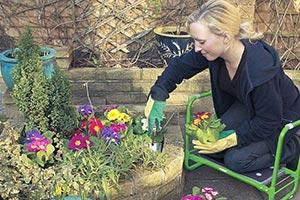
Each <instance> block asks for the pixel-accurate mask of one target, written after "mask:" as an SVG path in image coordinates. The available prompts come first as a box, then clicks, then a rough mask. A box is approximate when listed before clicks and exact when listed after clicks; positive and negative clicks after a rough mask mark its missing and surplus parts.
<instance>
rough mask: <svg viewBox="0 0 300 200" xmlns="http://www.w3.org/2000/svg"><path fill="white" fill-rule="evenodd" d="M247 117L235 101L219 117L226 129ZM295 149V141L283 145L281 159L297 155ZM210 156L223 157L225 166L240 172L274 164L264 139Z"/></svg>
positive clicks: (245, 112) (243, 107)
mask: <svg viewBox="0 0 300 200" xmlns="http://www.w3.org/2000/svg"><path fill="white" fill-rule="evenodd" d="M248 117H249V116H248V113H247V111H246V108H245V106H244V105H242V104H240V103H238V102H236V103H234V104H233V105H232V106H231V107H230V108H229V109H228V111H227V112H226V113H225V114H224V115H223V116H222V117H221V119H222V121H223V122H224V123H225V124H226V129H227V130H229V129H234V127H237V126H238V125H239V124H240V123H241V122H243V121H245V120H246V119H248ZM296 149H297V148H296V147H295V143H290V142H288V143H287V145H285V146H284V150H283V152H282V154H283V155H282V157H281V158H282V159H281V160H282V161H283V162H290V161H291V160H293V159H294V158H295V157H296V155H297V156H298V157H299V152H296V151H297V150H296ZM211 156H212V157H216V158H224V164H225V166H226V167H228V168H229V169H231V170H234V171H236V172H240V173H242V172H249V171H255V170H258V169H263V168H267V167H271V166H273V165H274V159H275V158H274V156H273V155H272V153H271V152H270V150H269V148H268V146H267V144H266V142H265V141H260V142H253V143H251V144H249V145H248V146H244V147H239V148H237V147H233V148H230V149H227V150H225V151H223V152H220V153H216V154H211Z"/></svg>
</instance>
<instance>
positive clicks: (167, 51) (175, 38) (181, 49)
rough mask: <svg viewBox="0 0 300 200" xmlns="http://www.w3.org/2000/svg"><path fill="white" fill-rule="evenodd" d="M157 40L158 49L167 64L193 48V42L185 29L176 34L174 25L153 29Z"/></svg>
mask: <svg viewBox="0 0 300 200" xmlns="http://www.w3.org/2000/svg"><path fill="white" fill-rule="evenodd" d="M154 33H155V34H156V40H157V42H158V51H159V53H160V55H161V57H162V59H163V60H164V62H165V64H166V65H167V64H168V63H169V62H170V61H171V60H172V59H173V58H175V57H179V56H181V55H183V54H185V53H187V52H189V51H191V50H192V49H193V48H194V42H193V40H192V38H191V36H190V35H189V34H188V33H187V32H186V30H185V29H181V31H180V34H176V27H175V26H162V27H157V28H155V29H154Z"/></svg>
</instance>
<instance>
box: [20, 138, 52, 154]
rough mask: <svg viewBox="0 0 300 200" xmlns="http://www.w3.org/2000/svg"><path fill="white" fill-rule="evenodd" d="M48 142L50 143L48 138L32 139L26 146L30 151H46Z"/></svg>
mask: <svg viewBox="0 0 300 200" xmlns="http://www.w3.org/2000/svg"><path fill="white" fill-rule="evenodd" d="M48 144H50V141H49V140H47V139H43V140H32V141H31V142H29V143H27V144H26V148H27V151H29V152H38V151H46V150H47V145H48Z"/></svg>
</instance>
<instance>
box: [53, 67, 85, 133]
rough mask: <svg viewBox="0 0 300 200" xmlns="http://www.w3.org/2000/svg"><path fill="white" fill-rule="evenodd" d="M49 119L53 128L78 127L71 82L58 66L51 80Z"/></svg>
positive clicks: (57, 130)
mask: <svg viewBox="0 0 300 200" xmlns="http://www.w3.org/2000/svg"><path fill="white" fill-rule="evenodd" d="M50 94H51V95H50V96H49V99H50V104H49V109H48V110H49V111H50V112H49V114H48V116H49V120H50V127H51V128H52V130H54V131H56V132H58V133H60V132H63V133H66V132H70V131H71V130H73V129H75V128H76V127H78V118H79V115H78V112H77V111H76V109H75V107H74V106H72V103H71V91H70V83H69V80H68V78H67V77H66V75H65V74H64V73H63V72H62V71H61V70H60V69H59V68H58V67H57V66H55V67H54V73H53V76H52V78H51V80H50Z"/></svg>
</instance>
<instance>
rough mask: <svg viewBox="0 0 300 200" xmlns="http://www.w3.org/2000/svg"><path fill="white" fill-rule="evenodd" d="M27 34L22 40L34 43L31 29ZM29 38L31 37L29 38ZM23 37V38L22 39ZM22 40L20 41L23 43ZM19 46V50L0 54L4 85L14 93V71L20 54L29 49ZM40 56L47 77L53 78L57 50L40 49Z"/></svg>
mask: <svg viewBox="0 0 300 200" xmlns="http://www.w3.org/2000/svg"><path fill="white" fill-rule="evenodd" d="M25 33H27V34H23V35H22V36H21V40H26V41H27V44H30V43H33V38H32V37H31V36H30V35H31V30H30V28H27V29H26V31H25ZM28 36H29V37H28ZM22 37H23V38H22ZM21 40H20V41H21ZM27 44H25V43H24V44H23V45H24V46H23V47H22V45H20V44H19V45H18V46H19V48H14V49H8V50H5V51H3V52H2V53H1V54H0V66H1V74H2V77H3V80H4V83H5V85H6V87H7V89H8V90H9V91H12V89H13V87H14V80H13V77H12V73H13V70H14V69H15V67H16V65H17V64H18V63H19V59H20V58H19V57H18V54H20V53H21V51H22V49H23V50H24V48H27V47H26V45H27ZM32 48H33V49H32V50H34V49H35V48H37V47H36V46H32ZM38 51H39V56H40V58H41V60H42V63H43V72H44V74H45V75H46V76H47V77H51V75H52V73H53V70H54V69H53V66H54V64H55V62H56V61H55V50H54V49H52V48H48V47H41V48H39V50H38Z"/></svg>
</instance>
